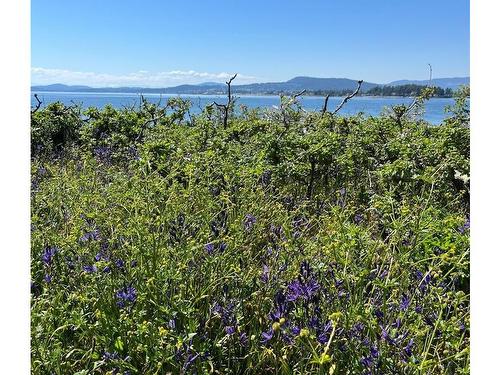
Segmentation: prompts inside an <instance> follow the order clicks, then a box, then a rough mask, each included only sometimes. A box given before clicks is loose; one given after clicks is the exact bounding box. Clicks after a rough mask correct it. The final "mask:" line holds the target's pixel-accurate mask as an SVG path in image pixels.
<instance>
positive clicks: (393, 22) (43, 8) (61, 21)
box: [31, 0, 470, 87]
mask: <svg viewBox="0 0 500 375" xmlns="http://www.w3.org/2000/svg"><path fill="white" fill-rule="evenodd" d="M31 17H32V20H31V37H32V39H31V59H32V60H31V66H32V74H31V75H32V83H33V84H47V83H66V84H87V85H90V86H96V87H98V86H124V85H130V86H147V87H163V86H170V85H177V84H182V83H200V82H206V81H219V82H223V81H224V80H225V78H226V77H227V75H229V74H230V73H233V72H238V73H239V76H238V79H237V81H238V83H249V82H268V81H283V80H288V79H290V78H292V77H294V76H299V75H307V76H314V77H345V78H352V79H364V80H365V81H370V82H376V83H386V82H389V81H392V80H398V79H427V78H428V66H427V64H428V63H431V64H432V67H433V76H434V77H436V78H437V77H453V76H467V75H469V26H470V24H469V1H466V0H433V1H430V0H419V1H406V0H404V1H401V0H378V1H376V0H371V1H368V0H358V1H355V0H352V1H338V0H317V1H312V0H310V1H305V0H303V1H295V0H286V1H283V0H281V1H278V0H267V1H260V0H253V1H237V0H233V1H229V0H227V1H226V0H219V1H201V0H200V1H187V0H184V1H178V0H170V1H153V0H142V1H139V0H137V1H132V0H120V1H105V0H85V1H68V0H64V1H63V0H51V1H41V0H32V2H31ZM235 83H236V81H235Z"/></svg>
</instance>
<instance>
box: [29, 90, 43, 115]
mask: <svg viewBox="0 0 500 375" xmlns="http://www.w3.org/2000/svg"><path fill="white" fill-rule="evenodd" d="M34 97H35V99H36V101H37V102H38V103H37V105H36V107H35V108H34V109H32V110H31V114H34V113H35V112H36V111H38V110H39V109H40V107H41V106H42V101H41V100H40V99H39V98H38V94H35V95H34Z"/></svg>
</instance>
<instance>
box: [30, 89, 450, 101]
mask: <svg viewBox="0 0 500 375" xmlns="http://www.w3.org/2000/svg"><path fill="white" fill-rule="evenodd" d="M30 92H31V95H33V94H58V95H61V94H62V95H64V94H79V95H86V94H94V95H117V96H130V95H144V96H155V97H160V96H168V97H177V96H181V97H182V96H183V97H195V98H197V97H200V96H206V97H226V96H227V95H226V94H174V93H139V92H102V91H38V90H35V91H33V90H30ZM234 96H236V97H245V98H252V97H276V98H279V97H280V95H278V94H237V93H236V94H234ZM301 96H302V97H308V98H324V97H325V95H308V94H307V93H304V94H303V95H301ZM344 96H345V95H331V96H330V98H344ZM355 98H374V99H375V98H381V99H390V98H394V99H401V98H409V99H412V98H414V96H400V95H363V94H360V95H359V94H358V95H357V96H355V97H354V98H353V99H355ZM430 99H431V100H432V99H453V98H451V97H448V96H436V97H432V98H430Z"/></svg>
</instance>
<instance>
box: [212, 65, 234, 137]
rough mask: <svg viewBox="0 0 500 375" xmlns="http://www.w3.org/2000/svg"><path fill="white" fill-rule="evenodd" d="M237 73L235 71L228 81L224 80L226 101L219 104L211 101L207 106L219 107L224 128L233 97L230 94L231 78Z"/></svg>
mask: <svg viewBox="0 0 500 375" xmlns="http://www.w3.org/2000/svg"><path fill="white" fill-rule="evenodd" d="M237 75H238V73H236V74H235V75H234V76H232V77H231V78H230V79H229V81H227V82H226V85H227V103H226V104H219V103H217V102H215V101H214V102H213V103H212V104H210V105H209V106H208V107H212V106H214V105H215V106H217V108H219V109H220V110H221V111H222V113H223V115H224V117H223V124H224V129H226V128H227V119H228V117H229V110H230V109H231V104H232V103H233V101H234V99H233V97H232V96H231V83H232V82H233V80H234V79H235V78H236V76H237Z"/></svg>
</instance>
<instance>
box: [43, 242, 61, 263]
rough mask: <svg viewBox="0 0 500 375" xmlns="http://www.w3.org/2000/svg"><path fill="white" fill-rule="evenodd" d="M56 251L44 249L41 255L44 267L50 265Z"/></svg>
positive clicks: (55, 249) (53, 248)
mask: <svg viewBox="0 0 500 375" xmlns="http://www.w3.org/2000/svg"><path fill="white" fill-rule="evenodd" d="M57 251H58V249H57V247H46V248H45V250H44V251H43V254H42V262H43V264H44V265H46V266H50V265H51V263H52V258H54V256H55V255H56V253H57Z"/></svg>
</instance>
